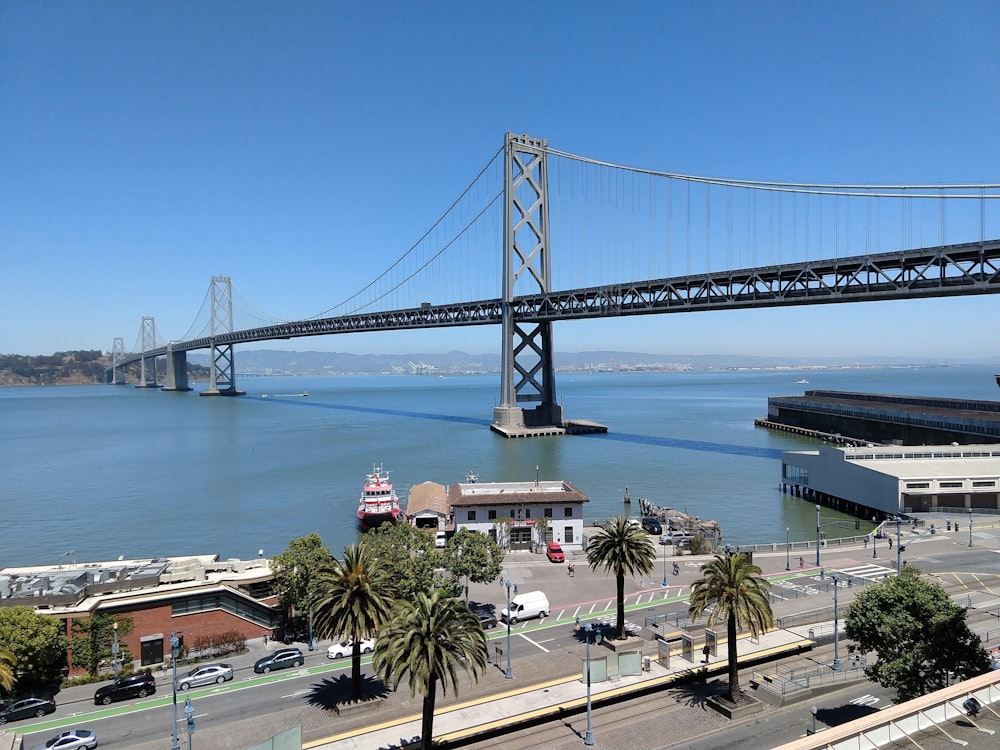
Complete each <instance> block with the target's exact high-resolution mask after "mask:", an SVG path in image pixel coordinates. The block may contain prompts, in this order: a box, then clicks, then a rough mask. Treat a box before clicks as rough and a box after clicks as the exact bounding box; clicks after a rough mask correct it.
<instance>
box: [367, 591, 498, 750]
mask: <svg viewBox="0 0 1000 750" xmlns="http://www.w3.org/2000/svg"><path fill="white" fill-rule="evenodd" d="M488 656H489V652H488V650H487V646H486V634H485V633H484V632H483V628H482V626H481V625H480V624H479V618H478V617H476V615H475V614H473V613H472V611H471V610H470V609H469V608H468V607H467V606H465V604H463V603H462V602H461V601H460V600H459V599H456V598H454V597H451V596H448V594H447V592H446V591H444V590H443V589H435V590H434V591H432V592H431V593H430V594H427V593H424V592H422V591H421V592H418V593H417V595H416V597H415V598H414V600H413V601H408V600H405V599H400V600H398V601H397V602H396V605H395V606H394V608H393V610H392V616H391V617H390V619H389V621H388V622H387V623H386V624H385V625H384V626H383V627H382V630H381V631H379V634H378V640H377V641H376V647H375V659H374V665H375V671H376V672H377V673H378V675H379V676H380V677H382V679H383V680H384V681H385V682H386V683H387V684H392V685H396V686H398V685H399V683H400V682H402V680H403V678H405V677H408V679H409V683H410V696H411V697H413V696H415V695H416V694H417V691H418V690H419V691H420V692H421V693H423V696H424V700H423V721H422V725H421V728H420V737H421V747H422V748H424V750H429V748H430V747H431V740H432V739H433V729H434V703H435V700H436V697H437V685H438V682H440V683H441V685H442V689H443V691H444V693H445V694H447V692H448V685H449V684H450V685H451V687H452V690H453V691H454V693H455V694H456V695H457V694H458V676H459V675H458V669H459V667H461V668H462V669H464V670H465V671H466V672H470V673H471V674H472V677H473V679H475V680H476V681H478V680H479V675H480V673H481V672H482V671H483V670H484V669H485V667H486V660H487V658H488Z"/></svg>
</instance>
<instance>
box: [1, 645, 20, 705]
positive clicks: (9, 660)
mask: <svg viewBox="0 0 1000 750" xmlns="http://www.w3.org/2000/svg"><path fill="white" fill-rule="evenodd" d="M16 666H17V657H16V656H14V652H13V651H11V650H10V649H8V648H7V647H6V646H4V645H3V643H0V689H2V690H3V691H5V692H7V693H10V691H11V690H13V689H14V683H15V682H16V681H17V676H16V675H15V674H14V667H16Z"/></svg>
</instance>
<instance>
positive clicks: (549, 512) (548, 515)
mask: <svg viewBox="0 0 1000 750" xmlns="http://www.w3.org/2000/svg"><path fill="white" fill-rule="evenodd" d="M545 517H546V518H552V508H546V509H545Z"/></svg>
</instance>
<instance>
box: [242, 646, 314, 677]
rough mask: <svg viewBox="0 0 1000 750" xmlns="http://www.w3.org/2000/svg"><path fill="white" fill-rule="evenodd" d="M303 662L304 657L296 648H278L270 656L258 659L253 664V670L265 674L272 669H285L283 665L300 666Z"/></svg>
mask: <svg viewBox="0 0 1000 750" xmlns="http://www.w3.org/2000/svg"><path fill="white" fill-rule="evenodd" d="M304 663H305V657H303V656H302V652H301V651H300V650H299V649H297V648H279V649H278V650H277V651H275V652H274V653H273V654H271V655H270V656H265V657H264V658H263V659H258V660H257V663H256V664H254V665H253V671H254V672H256V673H257V674H267V673H268V672H270V671H271V670H272V669H285V667H301V666H302V665H303V664H304Z"/></svg>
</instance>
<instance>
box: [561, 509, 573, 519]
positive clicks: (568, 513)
mask: <svg viewBox="0 0 1000 750" xmlns="http://www.w3.org/2000/svg"><path fill="white" fill-rule="evenodd" d="M572 517H573V508H571V507H570V508H563V518H572Z"/></svg>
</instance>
